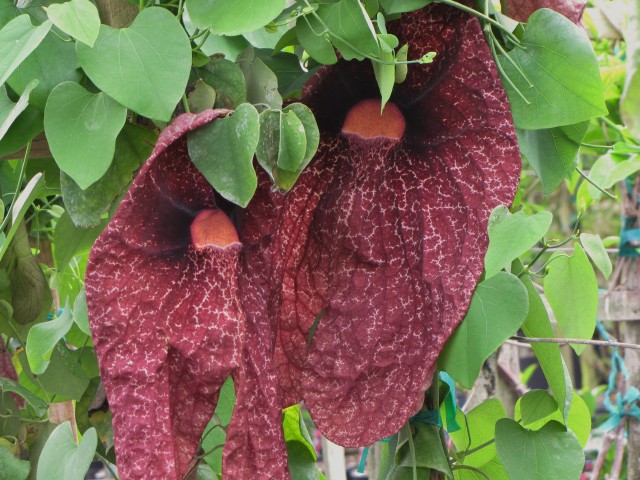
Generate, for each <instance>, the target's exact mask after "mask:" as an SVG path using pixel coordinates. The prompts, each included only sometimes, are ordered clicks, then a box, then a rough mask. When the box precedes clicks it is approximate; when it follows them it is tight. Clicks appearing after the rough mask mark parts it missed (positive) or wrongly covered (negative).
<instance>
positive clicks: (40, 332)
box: [26, 303, 73, 375]
mask: <svg viewBox="0 0 640 480" xmlns="http://www.w3.org/2000/svg"><path fill="white" fill-rule="evenodd" d="M72 324H73V317H72V316H71V309H70V308H69V304H68V303H67V305H66V306H65V308H64V311H63V312H62V315H60V316H59V317H58V318H56V319H55V320H51V321H49V322H44V323H39V324H37V325H34V326H33V327H31V330H29V335H28V336H27V347H26V350H27V360H29V366H30V367H31V371H32V372H33V373H35V374H36V375H39V374H41V373H43V372H44V371H45V370H46V369H47V367H48V366H49V361H50V359H51V354H52V353H53V349H54V348H55V346H56V344H57V343H58V342H59V341H60V339H61V338H62V337H63V336H64V335H65V334H66V333H67V332H68V331H69V329H70V328H71V325H72Z"/></svg>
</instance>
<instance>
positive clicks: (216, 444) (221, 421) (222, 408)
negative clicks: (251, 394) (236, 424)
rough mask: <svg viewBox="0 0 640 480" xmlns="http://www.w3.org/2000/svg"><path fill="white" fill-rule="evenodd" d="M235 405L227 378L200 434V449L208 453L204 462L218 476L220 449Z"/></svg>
mask: <svg viewBox="0 0 640 480" xmlns="http://www.w3.org/2000/svg"><path fill="white" fill-rule="evenodd" d="M235 403H236V393H235V389H234V385H233V380H232V379H231V377H228V378H227V380H226V381H225V382H224V384H223V385H222V389H221V390H220V395H219V396H218V404H217V405H216V410H215V413H214V414H213V418H212V419H211V421H210V422H209V424H208V425H207V427H206V428H205V429H204V433H203V434H202V448H203V449H204V451H205V452H209V453H207V455H206V456H205V457H204V460H205V462H207V464H208V465H209V466H210V467H211V468H212V469H213V471H214V472H216V473H218V474H221V473H222V447H223V445H224V442H225V439H226V434H225V431H226V428H227V426H228V425H229V422H230V421H231V416H232V414H233V408H234V406H235Z"/></svg>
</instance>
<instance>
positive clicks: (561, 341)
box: [511, 335, 640, 350]
mask: <svg viewBox="0 0 640 480" xmlns="http://www.w3.org/2000/svg"><path fill="white" fill-rule="evenodd" d="M511 340H515V343H521V344H522V343H556V344H558V345H594V346H598V347H609V348H628V349H630V350H640V345H637V344H635V343H625V342H616V341H613V340H584V339H582V338H543V337H522V336H519V335H514V336H512V337H511Z"/></svg>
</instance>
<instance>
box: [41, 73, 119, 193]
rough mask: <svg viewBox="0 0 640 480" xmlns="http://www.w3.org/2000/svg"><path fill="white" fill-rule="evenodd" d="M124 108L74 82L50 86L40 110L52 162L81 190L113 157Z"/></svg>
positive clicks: (94, 178)
mask: <svg viewBox="0 0 640 480" xmlns="http://www.w3.org/2000/svg"><path fill="white" fill-rule="evenodd" d="M126 119H127V109H126V108H124V107H123V106H122V105H120V104H119V103H118V102H116V101H114V100H113V99H112V98H110V97H109V96H108V95H106V94H104V93H102V92H100V93H96V94H94V93H90V92H88V91H87V90H85V89H84V88H83V87H82V86H80V85H78V84H77V83H74V82H64V83H61V84H60V85H58V86H57V87H56V88H54V89H53V91H52V92H51V95H49V100H48V101H47V106H46V108H45V111H44V130H45V132H46V134H47V140H48V141H49V148H51V153H52V154H53V158H54V159H55V161H56V163H57V164H58V166H59V167H60V169H61V170H63V171H64V172H65V173H67V174H68V175H69V176H70V177H71V178H73V179H74V180H75V182H76V183H77V184H78V185H79V186H80V187H81V188H83V189H85V188H87V187H89V186H90V185H91V184H93V183H95V182H96V181H97V180H98V179H100V177H102V176H103V175H104V174H105V172H106V171H107V169H108V168H109V165H111V160H112V159H113V153H114V151H115V148H116V138H117V136H118V133H119V132H120V130H122V127H123V126H124V122H125V121H126Z"/></svg>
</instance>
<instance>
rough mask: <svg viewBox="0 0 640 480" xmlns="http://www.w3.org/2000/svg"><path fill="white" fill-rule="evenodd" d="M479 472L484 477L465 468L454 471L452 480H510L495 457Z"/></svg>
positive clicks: (475, 471)
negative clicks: (488, 479)
mask: <svg viewBox="0 0 640 480" xmlns="http://www.w3.org/2000/svg"><path fill="white" fill-rule="evenodd" d="M480 470H481V471H482V472H483V473H484V475H483V474H481V473H478V472H477V470H470V469H465V468H457V469H454V471H453V480H487V477H489V478H490V479H491V480H510V479H509V474H507V471H506V470H505V468H504V466H503V465H502V463H501V462H500V460H499V459H498V456H497V455H496V456H495V457H494V458H493V459H491V461H489V462H487V463H486V464H485V465H483V466H482V468H481V469H480Z"/></svg>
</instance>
